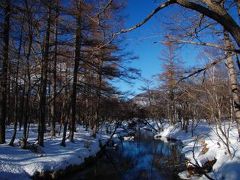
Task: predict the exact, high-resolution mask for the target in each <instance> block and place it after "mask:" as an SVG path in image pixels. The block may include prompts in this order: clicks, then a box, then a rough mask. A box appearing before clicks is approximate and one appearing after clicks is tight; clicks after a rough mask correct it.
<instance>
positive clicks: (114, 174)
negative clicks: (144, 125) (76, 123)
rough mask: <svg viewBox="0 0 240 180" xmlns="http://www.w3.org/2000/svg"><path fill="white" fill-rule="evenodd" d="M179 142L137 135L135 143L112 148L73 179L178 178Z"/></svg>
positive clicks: (129, 179)
mask: <svg viewBox="0 0 240 180" xmlns="http://www.w3.org/2000/svg"><path fill="white" fill-rule="evenodd" d="M180 150H181V144H180V143H177V142H175V143H172V142H168V143H164V142H163V141H160V140H154V139H153V135H152V134H150V133H149V132H146V133H141V134H140V133H138V134H137V135H135V139H134V141H123V142H122V143H120V144H119V146H118V148H117V150H113V149H109V150H107V151H106V153H104V154H103V155H102V157H100V158H99V159H98V160H96V162H95V163H94V164H93V165H92V166H91V167H88V168H86V169H85V170H84V171H82V172H79V173H77V174H74V175H73V177H72V178H71V179H99V180H104V179H111V180H112V179H123V180H131V179H136V180H139V179H166V180H169V179H178V176H177V173H178V172H180V171H181V170H183V169H184V157H183V156H182V155H181V153H180Z"/></svg>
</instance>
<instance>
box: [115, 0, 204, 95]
mask: <svg viewBox="0 0 240 180" xmlns="http://www.w3.org/2000/svg"><path fill="white" fill-rule="evenodd" d="M157 2H159V1H156V2H155V3H154V1H153V0H128V4H127V7H126V9H125V12H124V13H125V14H126V15H127V19H126V24H125V27H131V26H132V25H135V24H136V23H138V22H140V21H141V20H142V19H144V18H145V17H146V16H147V15H148V14H149V13H150V12H151V11H152V10H153V9H154V8H155V7H156V6H157V5H158V4H159V3H157ZM180 10H183V9H182V8H181V7H178V6H171V7H170V8H166V9H164V10H161V11H160V12H159V13H158V14H157V15H156V16H154V17H153V18H152V19H151V20H150V21H148V22H147V23H146V24H145V25H143V26H142V27H140V28H138V29H136V30H134V31H132V32H129V33H127V34H125V37H126V39H125V42H126V43H128V46H127V47H126V51H130V52H133V53H134V54H135V55H136V56H138V57H139V59H137V60H134V61H133V62H132V63H131V64H128V66H131V67H134V68H138V69H140V70H141V74H142V78H144V79H148V80H154V79H153V76H154V75H156V74H159V73H160V72H161V71H162V68H161V62H160V60H159V57H161V53H162V52H163V48H164V47H163V46H162V45H161V44H160V43H157V44H155V43H153V42H156V41H160V40H163V35H164V34H165V33H166V28H165V27H164V23H165V22H169V17H170V16H172V15H174V14H177V13H179V12H180ZM186 13H188V11H187V12H186ZM189 13H190V12H189ZM198 57H199V51H198V50H197V47H196V46H190V45H188V46H184V48H182V49H181V52H180V58H181V60H182V61H184V62H185V66H187V67H190V66H193V65H195V64H199V63H200V61H199V60H198ZM114 84H115V85H116V86H117V87H118V88H119V89H120V90H121V91H131V92H132V93H134V94H137V93H140V92H141V90H140V88H141V86H143V85H144V83H143V82H142V81H140V80H134V81H133V84H131V85H129V84H127V83H125V82H123V81H117V82H115V83H114Z"/></svg>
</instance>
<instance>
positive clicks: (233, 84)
mask: <svg viewBox="0 0 240 180" xmlns="http://www.w3.org/2000/svg"><path fill="white" fill-rule="evenodd" d="M224 41H225V46H226V48H232V43H231V40H230V38H229V34H228V33H227V32H226V31H225V32H224ZM226 55H227V59H226V65H227V70H228V74H229V81H230V88H231V92H232V96H233V104H234V112H235V118H236V123H237V124H238V135H239V138H240V128H239V124H240V98H239V86H238V82H237V75H236V69H235V67H234V62H233V55H234V54H233V53H232V52H226Z"/></svg>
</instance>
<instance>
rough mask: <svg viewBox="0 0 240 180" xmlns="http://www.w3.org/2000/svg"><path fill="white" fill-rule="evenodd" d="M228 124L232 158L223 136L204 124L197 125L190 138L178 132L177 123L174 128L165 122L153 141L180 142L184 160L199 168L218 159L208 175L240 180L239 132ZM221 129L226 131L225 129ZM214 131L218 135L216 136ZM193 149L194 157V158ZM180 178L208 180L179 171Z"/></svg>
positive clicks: (179, 129)
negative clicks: (172, 140) (173, 140)
mask: <svg viewBox="0 0 240 180" xmlns="http://www.w3.org/2000/svg"><path fill="white" fill-rule="evenodd" d="M228 123H229V126H228V127H229V128H230V129H229V141H230V151H231V153H232V157H231V156H230V155H229V154H228V150H227V148H226V146H225V145H224V143H223V141H222V140H221V138H223V139H224V137H223V136H222V135H221V133H219V131H217V129H216V126H215V125H213V124H212V125H209V124H207V123H205V122H201V123H199V124H198V126H197V127H196V129H195V130H194V133H193V136H192V133H191V132H188V133H186V132H185V131H183V130H181V128H180V124H177V125H175V126H171V125H168V124H167V123H165V124H164V125H163V131H161V132H160V133H158V134H156V135H155V138H161V139H166V138H174V139H177V140H181V141H182V143H183V145H184V147H183V149H182V153H184V154H185V156H186V158H187V159H189V160H190V161H191V162H192V163H194V164H196V161H197V163H198V164H199V165H200V166H201V165H203V164H204V163H205V162H206V161H209V160H213V159H214V158H216V159H217V161H216V163H215V164H214V166H213V172H211V173H209V175H210V176H211V177H212V178H213V179H227V180H237V179H239V178H240V142H238V133H237V127H236V124H235V123H230V122H228ZM224 125H226V124H223V125H222V128H223V129H225V130H226V127H225V128H224ZM217 132H218V133H219V134H220V136H219V135H217ZM193 150H194V154H195V159H196V161H195V160H194V157H193ZM179 175H180V177H181V178H184V179H207V178H206V177H205V176H202V177H193V176H191V177H189V174H188V172H182V173H180V174H179Z"/></svg>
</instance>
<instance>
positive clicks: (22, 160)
mask: <svg viewBox="0 0 240 180" xmlns="http://www.w3.org/2000/svg"><path fill="white" fill-rule="evenodd" d="M12 131H13V130H12V128H11V127H8V128H7V133H6V136H7V143H8V142H9V140H10V138H11V135H12ZM36 135H37V128H36V127H31V128H30V132H29V139H28V140H29V142H32V143H33V142H36ZM18 137H22V131H18V133H17V138H16V141H15V142H16V146H15V147H11V146H9V145H8V144H7V143H6V144H2V145H0V179H21V180H22V179H30V177H31V176H33V175H34V173H36V172H40V173H41V172H44V171H53V170H54V171H56V170H60V169H65V168H66V167H68V166H70V165H80V164H82V163H83V162H84V159H85V158H87V157H89V156H95V155H96V154H97V152H98V151H99V150H100V147H99V141H102V142H103V143H104V142H106V140H107V139H108V138H109V135H106V134H105V133H104V132H103V131H102V132H101V133H99V134H97V137H96V138H93V137H92V136H91V133H90V132H89V131H85V129H84V128H83V127H82V126H78V128H77V132H76V133H75V142H74V143H71V142H69V141H68V140H66V147H63V146H60V145H59V144H60V142H61V139H62V135H60V136H57V137H56V138H51V136H50V134H49V135H48V134H46V137H45V143H44V147H43V148H42V149H41V150H40V152H38V153H34V152H32V151H30V150H23V149H21V148H20V147H19V146H18Z"/></svg>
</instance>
